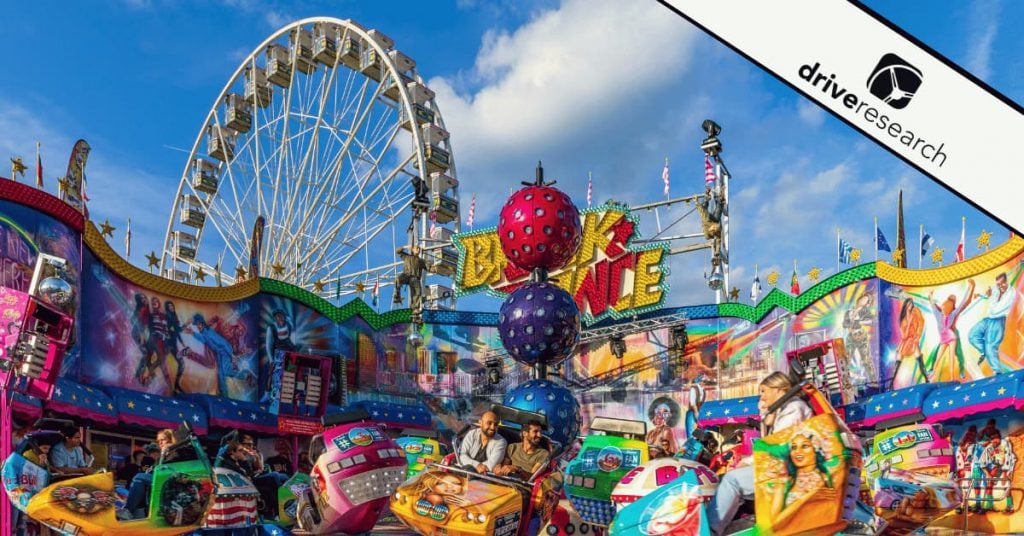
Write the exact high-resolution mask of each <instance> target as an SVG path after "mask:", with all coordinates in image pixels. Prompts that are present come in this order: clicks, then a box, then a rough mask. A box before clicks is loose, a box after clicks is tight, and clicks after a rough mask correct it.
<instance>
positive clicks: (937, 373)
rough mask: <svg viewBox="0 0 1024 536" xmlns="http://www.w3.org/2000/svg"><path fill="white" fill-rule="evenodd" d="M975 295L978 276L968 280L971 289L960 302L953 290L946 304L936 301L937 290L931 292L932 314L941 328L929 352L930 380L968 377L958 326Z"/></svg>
mask: <svg viewBox="0 0 1024 536" xmlns="http://www.w3.org/2000/svg"><path fill="white" fill-rule="evenodd" d="M973 298H974V280H973V279H968V280H967V292H965V293H964V296H963V297H962V298H961V299H960V304H959V305H957V299H956V296H954V295H953V294H950V295H949V296H948V297H947V298H946V300H945V301H944V302H942V305H941V306H940V305H939V304H938V303H936V302H935V291H934V290H933V291H931V292H929V293H928V302H929V303H931V304H932V314H933V315H934V316H935V323H936V325H937V326H938V328H939V344H938V346H936V347H935V349H934V350H932V353H931V355H929V356H928V361H927V363H926V364H927V366H928V370H929V376H928V381H932V382H936V381H940V382H941V381H951V380H955V379H960V380H962V379H964V377H965V376H966V371H965V369H964V352H963V348H961V347H960V332H959V331H957V329H956V321H957V319H959V318H960V313H962V312H963V311H964V309H966V308H967V306H968V305H970V303H971V300H972V299H973ZM954 359H955V360H956V364H957V369H958V372H959V375H956V374H954V371H953V360H954Z"/></svg>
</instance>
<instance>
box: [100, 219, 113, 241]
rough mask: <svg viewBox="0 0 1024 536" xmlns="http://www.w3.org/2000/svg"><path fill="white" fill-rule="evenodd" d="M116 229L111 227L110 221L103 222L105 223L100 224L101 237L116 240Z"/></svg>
mask: <svg viewBox="0 0 1024 536" xmlns="http://www.w3.org/2000/svg"><path fill="white" fill-rule="evenodd" d="M114 229H116V227H114V226H113V225H110V220H103V223H101V224H100V236H108V237H110V238H114Z"/></svg>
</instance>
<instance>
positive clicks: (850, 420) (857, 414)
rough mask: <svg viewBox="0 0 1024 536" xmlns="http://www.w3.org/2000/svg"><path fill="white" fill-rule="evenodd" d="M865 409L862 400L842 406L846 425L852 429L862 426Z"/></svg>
mask: <svg viewBox="0 0 1024 536" xmlns="http://www.w3.org/2000/svg"><path fill="white" fill-rule="evenodd" d="M866 411H867V407H866V406H864V403H863V402H855V403H853V404H847V405H846V406H844V407H843V412H844V413H843V420H844V421H846V425H847V426H849V427H850V428H851V429H853V430H856V429H858V428H863V427H864V417H865V416H866V415H865V413H866Z"/></svg>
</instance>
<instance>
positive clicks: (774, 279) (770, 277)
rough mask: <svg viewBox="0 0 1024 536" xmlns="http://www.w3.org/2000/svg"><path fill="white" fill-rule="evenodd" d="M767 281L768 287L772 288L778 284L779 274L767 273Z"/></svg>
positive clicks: (774, 272)
mask: <svg viewBox="0 0 1024 536" xmlns="http://www.w3.org/2000/svg"><path fill="white" fill-rule="evenodd" d="M767 281H768V284H769V285H771V286H773V287H774V286H775V284H776V283H778V282H779V272H776V271H775V270H772V271H771V272H769V273H768V278H767Z"/></svg>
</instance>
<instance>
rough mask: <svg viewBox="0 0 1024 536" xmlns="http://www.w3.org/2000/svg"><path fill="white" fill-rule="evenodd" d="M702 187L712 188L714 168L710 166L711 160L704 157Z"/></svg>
mask: <svg viewBox="0 0 1024 536" xmlns="http://www.w3.org/2000/svg"><path fill="white" fill-rule="evenodd" d="M704 186H706V187H708V188H714V186H715V167H714V166H712V165H711V159H710V158H708V157H707V155H704Z"/></svg>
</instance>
